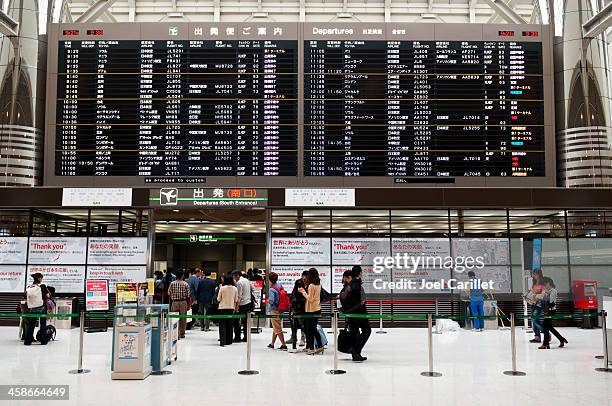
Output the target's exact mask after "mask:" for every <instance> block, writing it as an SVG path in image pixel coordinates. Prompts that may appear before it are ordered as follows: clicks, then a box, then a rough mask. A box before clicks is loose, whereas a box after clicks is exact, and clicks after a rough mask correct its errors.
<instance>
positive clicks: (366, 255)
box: [332, 238, 391, 265]
mask: <svg viewBox="0 0 612 406" xmlns="http://www.w3.org/2000/svg"><path fill="white" fill-rule="evenodd" d="M390 247H391V244H390V242H389V239H388V238H334V239H333V240H332V249H333V252H332V263H333V264H337V265H373V263H374V258H375V257H388V256H390V255H391V250H390Z"/></svg>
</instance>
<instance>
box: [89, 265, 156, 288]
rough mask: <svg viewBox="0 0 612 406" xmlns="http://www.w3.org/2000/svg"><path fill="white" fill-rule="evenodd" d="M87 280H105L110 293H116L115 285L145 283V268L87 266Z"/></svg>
mask: <svg viewBox="0 0 612 406" xmlns="http://www.w3.org/2000/svg"><path fill="white" fill-rule="evenodd" d="M87 279H107V280H108V281H109V283H110V292H111V293H115V292H116V286H117V283H127V282H145V281H146V280H147V267H146V266H117V265H113V266H99V265H96V266H91V265H90V266H88V267H87Z"/></svg>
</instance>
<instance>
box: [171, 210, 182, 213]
mask: <svg viewBox="0 0 612 406" xmlns="http://www.w3.org/2000/svg"><path fill="white" fill-rule="evenodd" d="M172 211H173V212H175V213H178V212H179V211H180V210H179V209H172Z"/></svg>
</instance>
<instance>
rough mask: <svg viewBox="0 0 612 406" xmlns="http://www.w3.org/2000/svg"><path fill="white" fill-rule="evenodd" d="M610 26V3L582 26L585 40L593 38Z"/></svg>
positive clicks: (611, 16) (611, 9) (611, 5)
mask: <svg viewBox="0 0 612 406" xmlns="http://www.w3.org/2000/svg"><path fill="white" fill-rule="evenodd" d="M610 25H612V2H611V3H608V4H607V5H606V6H605V7H604V8H603V9H602V10H601V11H600V12H599V13H597V14H595V15H594V16H593V17H591V18H590V19H589V21H587V22H586V23H584V24H582V32H583V34H584V37H585V38H595V37H597V36H598V35H599V34H601V33H602V32H604V31H605V30H606V29H607V28H608V27H610Z"/></svg>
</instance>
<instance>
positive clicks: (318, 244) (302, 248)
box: [272, 237, 330, 266]
mask: <svg viewBox="0 0 612 406" xmlns="http://www.w3.org/2000/svg"><path fill="white" fill-rule="evenodd" d="M329 263H330V248H329V238H306V237H304V238H300V237H292V238H273V239H272V264H273V265H308V266H312V265H327V264H329Z"/></svg>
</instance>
